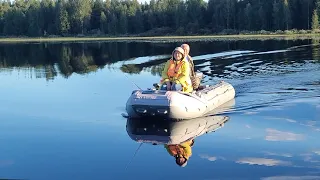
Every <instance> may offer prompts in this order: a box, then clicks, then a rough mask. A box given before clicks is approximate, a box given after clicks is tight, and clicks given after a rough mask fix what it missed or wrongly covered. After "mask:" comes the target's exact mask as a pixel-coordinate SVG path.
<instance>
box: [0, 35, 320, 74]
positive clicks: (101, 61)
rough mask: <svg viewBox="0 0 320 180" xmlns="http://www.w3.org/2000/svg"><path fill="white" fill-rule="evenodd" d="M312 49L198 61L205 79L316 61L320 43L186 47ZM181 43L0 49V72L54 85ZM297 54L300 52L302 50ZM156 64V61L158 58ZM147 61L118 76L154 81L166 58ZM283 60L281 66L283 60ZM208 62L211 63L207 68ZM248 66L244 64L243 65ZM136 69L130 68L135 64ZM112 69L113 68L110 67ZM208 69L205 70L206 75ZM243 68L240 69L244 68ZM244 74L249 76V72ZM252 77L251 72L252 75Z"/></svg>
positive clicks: (199, 49)
mask: <svg viewBox="0 0 320 180" xmlns="http://www.w3.org/2000/svg"><path fill="white" fill-rule="evenodd" d="M311 43H314V44H315V43H316V45H313V46H312V47H311V48H310V47H304V48H305V49H303V50H302V52H303V53H301V52H299V51H298V50H299V48H297V49H296V51H291V52H287V53H275V54H265V55H249V56H240V57H231V56H230V57H217V58H211V59H198V60H197V61H195V62H194V63H195V65H196V67H195V69H196V70H201V71H203V73H204V74H207V75H214V74H216V75H217V74H219V75H224V74H225V70H226V69H227V70H229V71H236V70H232V69H230V68H229V66H230V65H232V64H234V63H238V64H239V63H241V64H242V65H241V66H250V68H252V70H254V68H258V66H261V65H262V64H264V63H266V64H270V63H271V64H276V65H277V64H281V62H284V61H287V62H288V63H291V61H292V60H294V61H295V62H297V60H299V59H300V60H302V59H307V58H311V57H313V59H315V60H319V56H320V53H319V42H318V41H316V40H312V42H311V40H305V41H274V40H267V41H258V40H255V41H216V42H192V43H190V47H191V55H192V56H193V57H196V56H198V57H199V56H201V55H206V54H211V55H212V54H215V53H221V52H226V51H231V50H253V51H256V52H266V51H273V50H283V49H287V48H290V47H293V46H299V45H304V44H311ZM180 45H181V43H146V42H94V43H69V44H63V43H60V44H55V43H40V44H1V45H0V71H12V69H16V70H19V71H23V72H25V73H26V74H31V75H32V76H33V75H35V77H37V78H46V79H53V78H54V77H56V76H57V75H58V74H61V75H62V76H63V77H65V78H68V77H69V76H70V75H71V74H72V73H78V74H84V73H90V72H93V71H96V70H97V69H99V68H103V67H104V66H105V65H107V64H108V65H111V64H114V63H116V62H118V61H123V60H128V59H134V58H137V57H145V56H147V57H150V56H157V55H163V54H167V55H169V54H170V53H171V52H172V50H173V49H174V48H175V47H176V46H180ZM300 50H301V48H300ZM157 58H158V57H157ZM159 58H161V59H154V60H149V59H146V61H145V62H142V63H140V64H137V62H135V61H132V63H131V62H129V63H126V64H125V65H122V66H121V67H120V69H121V71H122V72H125V73H131V74H138V73H140V72H141V71H147V72H150V73H151V74H152V75H157V76H158V75H160V74H161V71H162V69H163V67H164V63H165V62H166V61H167V60H168V58H164V59H163V57H160V56H159ZM255 59H259V60H262V61H263V63H262V64H261V63H260V64H251V62H252V61H254V60H255ZM284 59H285V60H284ZM208 61H209V62H208ZM247 61H248V63H249V64H248V63H245V62H247ZM133 63H134V64H133ZM111 67H112V65H111ZM205 68H206V70H204V69H205ZM242 68H244V67H242ZM243 72H246V73H247V74H248V73H251V72H250V71H249V69H248V70H246V69H245V70H244V71H243ZM252 72H253V71H252Z"/></svg>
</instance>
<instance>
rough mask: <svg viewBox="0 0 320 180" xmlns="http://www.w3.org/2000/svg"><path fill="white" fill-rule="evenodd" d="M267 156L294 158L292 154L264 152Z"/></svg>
mask: <svg viewBox="0 0 320 180" xmlns="http://www.w3.org/2000/svg"><path fill="white" fill-rule="evenodd" d="M264 154H265V155H269V156H281V157H288V158H290V157H293V155H292V154H289V153H273V152H267V151H266V152H264Z"/></svg>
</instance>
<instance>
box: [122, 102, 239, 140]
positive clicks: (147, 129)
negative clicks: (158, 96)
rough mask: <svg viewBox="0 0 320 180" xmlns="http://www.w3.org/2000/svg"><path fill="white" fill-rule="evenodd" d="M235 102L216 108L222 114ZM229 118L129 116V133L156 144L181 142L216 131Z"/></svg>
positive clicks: (133, 136)
mask: <svg viewBox="0 0 320 180" xmlns="http://www.w3.org/2000/svg"><path fill="white" fill-rule="evenodd" d="M234 104H235V101H234V100H231V101H229V102H227V103H225V104H223V105H222V106H220V107H219V108H217V109H215V110H214V113H215V114H220V113H223V112H225V111H226V110H228V109H230V108H232V107H233V106H234ZM228 120H229V117H227V116H223V115H215V116H206V117H199V118H194V119H188V120H185V121H178V122H174V121H166V120H164V119H154V118H153V119H152V120H150V119H148V118H128V119H127V125H126V129H127V133H128V135H129V136H130V138H131V139H132V140H134V141H138V142H149V143H155V144H180V143H182V142H185V141H188V140H190V139H194V138H196V137H198V136H201V135H203V134H205V133H209V132H212V131H216V130H217V129H219V128H220V127H222V126H223V125H224V123H225V122H227V121H228Z"/></svg>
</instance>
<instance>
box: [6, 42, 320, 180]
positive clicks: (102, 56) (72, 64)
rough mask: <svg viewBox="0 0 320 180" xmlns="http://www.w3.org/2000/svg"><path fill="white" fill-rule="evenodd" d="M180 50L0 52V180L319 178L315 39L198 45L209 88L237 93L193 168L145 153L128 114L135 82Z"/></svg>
mask: <svg viewBox="0 0 320 180" xmlns="http://www.w3.org/2000/svg"><path fill="white" fill-rule="evenodd" d="M181 43H183V42H165V41H163V42H143V41H141V42H95V43H40V44H39V43H31V44H22V43H21V44H0V82H1V83H0V117H1V120H0V147H1V148H0V179H1V178H8V179H9V178H12V179H30V180H43V179H46V180H51V179H52V180H53V179H54V180H56V179H77V180H81V179H95V180H100V179H101V180H102V179H135V178H138V179H146V180H147V179H159V180H160V179H167V178H168V177H169V178H170V179H199V180H209V179H222V180H224V179H230V180H233V179H246V180H247V179H263V180H280V179H281V180H282V179H294V180H296V179H303V180H311V179H320V141H319V138H320V121H319V120H320V45H319V41H318V40H312V39H306V40H264V41H261V40H239V41H205V42H201V41H194V42H190V46H191V52H190V54H191V56H192V57H193V58H194V60H195V65H196V69H197V70H199V71H201V72H203V73H204V74H205V78H204V80H203V83H204V84H215V83H217V82H219V81H220V80H225V81H227V82H229V83H231V84H232V85H233V86H234V87H235V89H236V98H235V101H234V104H232V106H231V107H229V108H228V109H227V111H226V112H225V113H222V114H219V116H220V117H227V118H229V120H228V121H227V122H225V123H224V126H223V127H221V128H219V129H212V132H208V133H207V134H203V135H201V136H198V137H196V138H195V143H194V145H193V147H192V156H191V157H190V159H189V161H188V164H187V166H186V167H179V166H177V165H176V163H175V160H174V158H173V157H172V156H170V155H169V153H168V152H167V151H166V149H165V148H164V146H163V145H152V144H150V143H143V144H142V145H141V147H140V148H139V145H140V144H139V142H138V141H134V140H133V139H131V137H130V136H129V134H128V132H127V124H130V123H129V122H127V119H125V118H124V117H123V116H122V115H121V114H122V113H125V103H126V100H127V99H128V97H129V96H130V94H131V92H132V91H133V90H135V89H137V87H135V85H134V84H133V83H132V82H134V83H136V84H137V85H138V86H140V87H141V88H143V89H146V88H150V87H152V84H153V83H155V82H158V81H159V80H160V75H159V74H160V73H161V70H162V67H163V65H164V62H165V61H166V60H167V59H168V57H169V56H170V54H171V52H172V50H173V49H174V47H176V46H179V45H180V44H181ZM219 116H213V118H219ZM150 121H152V119H150ZM195 121H201V119H200V120H199V119H198V120H194V122H195ZM191 124H192V122H191ZM138 126H143V125H141V124H140V125H139V124H138V125H136V127H135V126H133V127H129V129H130V128H131V129H134V128H139V127H138ZM154 126H155V128H160V126H161V127H162V126H163V125H161V124H156V123H155V124H154ZM140 128H141V127H140ZM214 131H215V132H214ZM138 148H139V149H138ZM137 149H138V150H137ZM135 153H136V154H135Z"/></svg>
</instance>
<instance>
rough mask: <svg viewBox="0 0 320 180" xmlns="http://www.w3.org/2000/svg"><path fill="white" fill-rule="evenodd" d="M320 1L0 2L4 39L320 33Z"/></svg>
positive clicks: (0, 17)
mask: <svg viewBox="0 0 320 180" xmlns="http://www.w3.org/2000/svg"><path fill="white" fill-rule="evenodd" d="M319 15H320V0H208V1H203V0H185V1H183V0H150V1H148V2H145V3H139V1H137V0H121V1H119V0H41V1H40V0H15V1H10V0H5V1H4V0H0V36H2V37H21V36H28V37H48V36H49V37H51V36H53V37H54V36H160V35H208V34H248V33H249V34H250V33H255V34H270V33H271V32H273V33H277V34H282V33H286V34H287V33H299V34H306V33H319V32H320V31H319Z"/></svg>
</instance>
